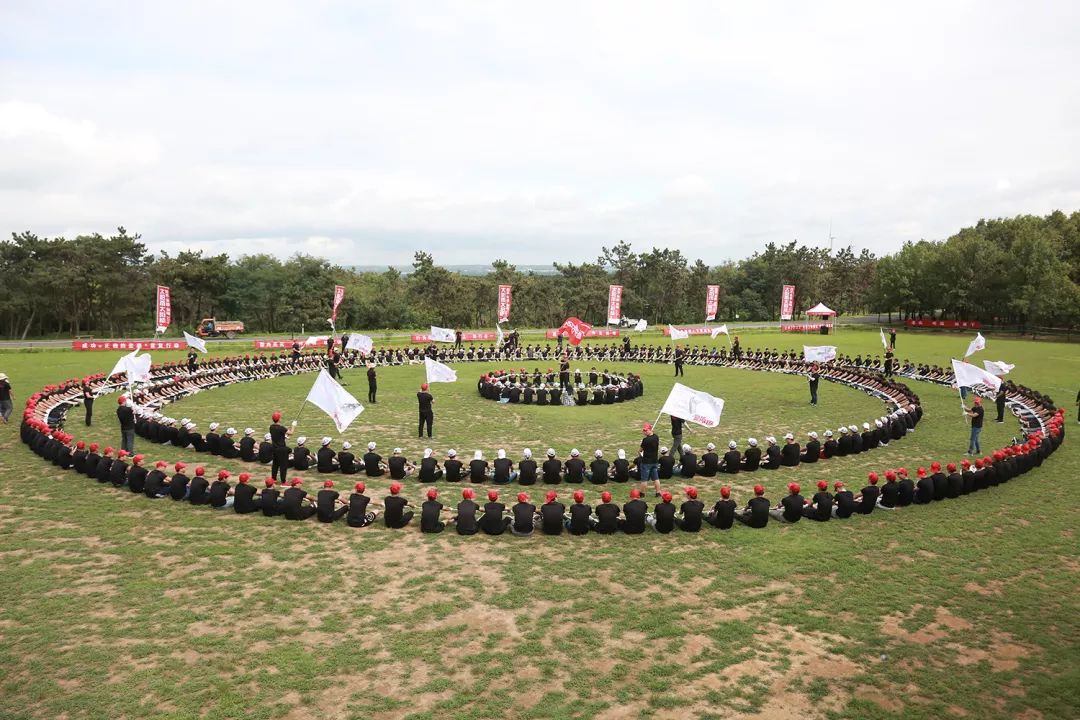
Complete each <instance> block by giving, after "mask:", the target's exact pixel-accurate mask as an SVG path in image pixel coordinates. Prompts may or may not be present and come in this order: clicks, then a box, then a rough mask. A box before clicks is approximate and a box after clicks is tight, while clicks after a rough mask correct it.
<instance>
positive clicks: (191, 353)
mask: <svg viewBox="0 0 1080 720" xmlns="http://www.w3.org/2000/svg"><path fill="white" fill-rule="evenodd" d="M187 369H188V373H189V374H191V375H194V374H195V371H196V370H198V369H199V356H198V355H196V354H195V350H194V348H193V349H191V350H188V354H187Z"/></svg>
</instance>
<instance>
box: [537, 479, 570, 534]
mask: <svg viewBox="0 0 1080 720" xmlns="http://www.w3.org/2000/svg"><path fill="white" fill-rule="evenodd" d="M545 500H546V501H545V502H544V504H543V505H541V506H540V529H541V530H542V531H543V533H544V534H545V535H561V534H562V531H563V526H564V524H565V522H566V506H565V505H563V504H562V503H561V502H559V495H558V493H556V492H555V491H554V490H549V491H548V494H547V498H546V499H545Z"/></svg>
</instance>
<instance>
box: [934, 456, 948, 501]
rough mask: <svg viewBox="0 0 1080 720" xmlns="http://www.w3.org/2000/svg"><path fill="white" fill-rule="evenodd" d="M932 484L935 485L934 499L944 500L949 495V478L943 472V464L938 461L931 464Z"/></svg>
mask: <svg viewBox="0 0 1080 720" xmlns="http://www.w3.org/2000/svg"><path fill="white" fill-rule="evenodd" d="M930 472H931V473H932V474H931V475H930V482H932V483H933V484H934V499H935V500H944V499H945V496H946V495H948V494H949V478H948V477H947V476H946V475H945V473H943V472H941V463H939V462H937V461H936V460H935V461H934V462H932V463H930Z"/></svg>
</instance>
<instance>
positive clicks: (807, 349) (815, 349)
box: [802, 345, 836, 362]
mask: <svg viewBox="0 0 1080 720" xmlns="http://www.w3.org/2000/svg"><path fill="white" fill-rule="evenodd" d="M802 350H803V355H804V356H805V357H806V362H827V361H829V360H835V359H836V346H835V345H803V346H802Z"/></svg>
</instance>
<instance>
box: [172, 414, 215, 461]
mask: <svg viewBox="0 0 1080 720" xmlns="http://www.w3.org/2000/svg"><path fill="white" fill-rule="evenodd" d="M168 421H169V418H163V419H162V423H163V424H167V423H168ZM219 427H221V424H220V423H216V422H212V423H210V424H209V425H208V426H207V428H206V450H207V452H209V453H210V454H211V455H220V454H221V450H220V449H218V441H219V440H220V439H221V436H220V435H218V432H217V429H218V428H219Z"/></svg>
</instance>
